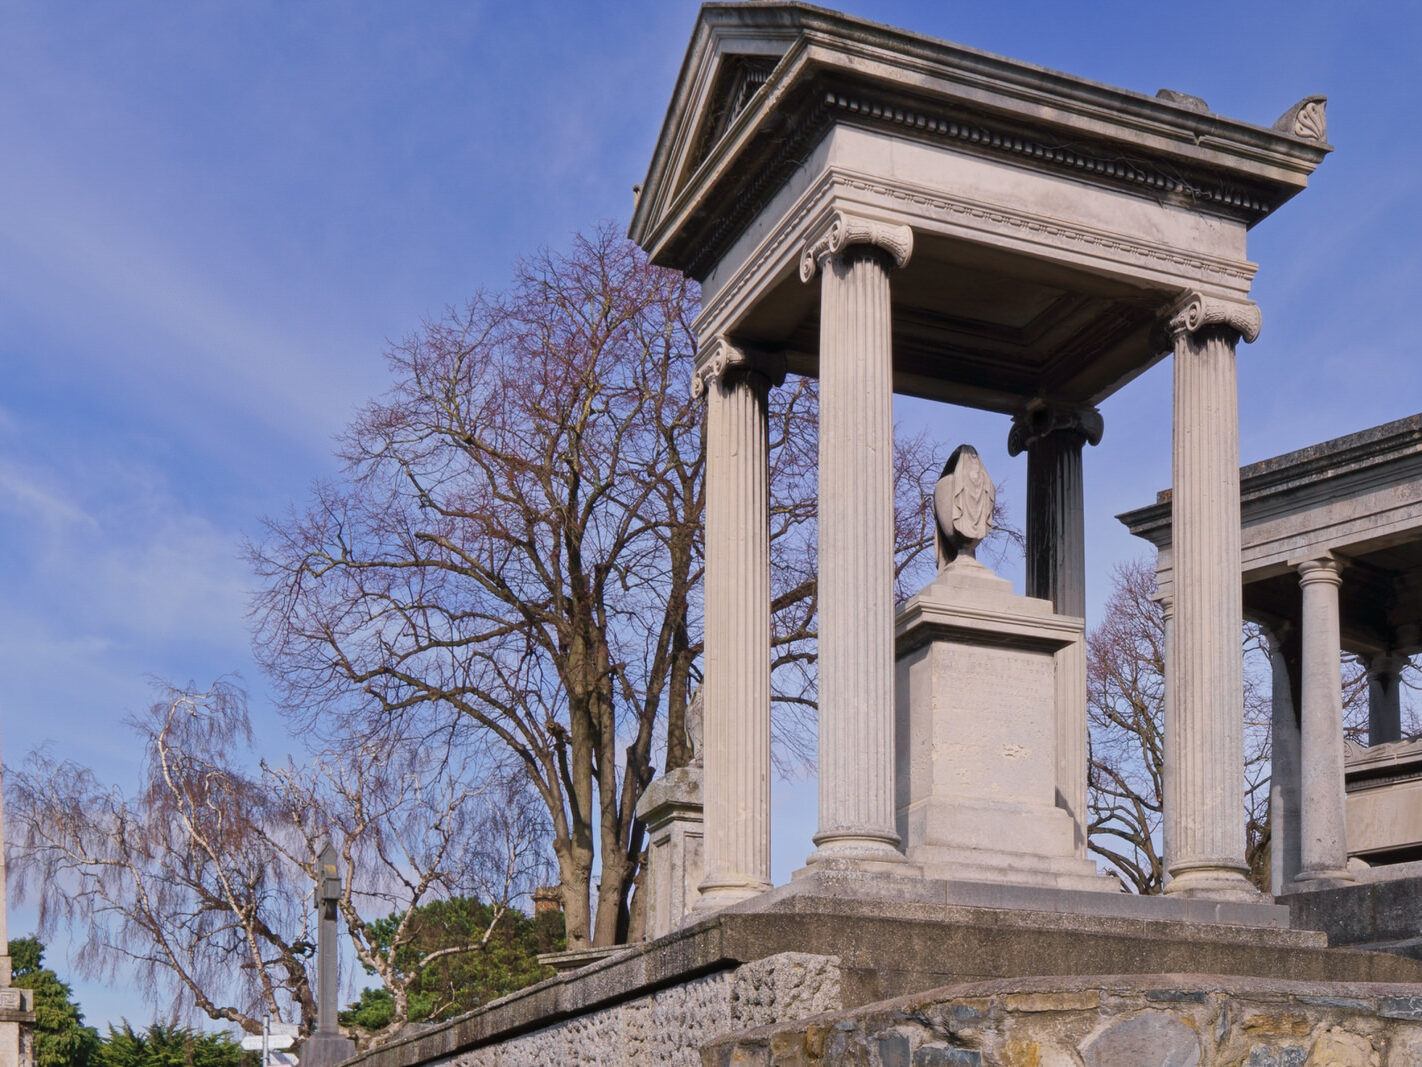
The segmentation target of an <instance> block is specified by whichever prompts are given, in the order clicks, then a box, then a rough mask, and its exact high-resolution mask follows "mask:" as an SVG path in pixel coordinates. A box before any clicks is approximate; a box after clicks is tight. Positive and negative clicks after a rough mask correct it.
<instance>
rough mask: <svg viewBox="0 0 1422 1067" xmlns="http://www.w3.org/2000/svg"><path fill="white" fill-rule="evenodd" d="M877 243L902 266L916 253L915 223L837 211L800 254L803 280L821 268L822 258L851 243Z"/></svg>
mask: <svg viewBox="0 0 1422 1067" xmlns="http://www.w3.org/2000/svg"><path fill="white" fill-rule="evenodd" d="M866 244H867V245H873V246H874V247H876V248H882V249H883V250H884V251H885V252H887V253H889V255H890V256H891V257H892V258H893V260H894V266H896V267H902V266H904V265H906V264H907V263H908V261H909V257H910V256H912V255H913V227H911V226H904V225H898V224H895V223H892V222H879V221H876V220H874V219H865V218H860V217H859V216H858V215H848V214H845V213H844V212H843V211H836V212H835V213H834V216H833V217H832V218H831V219H830V222H829V225H828V226H826V227H825V229H824V231H823V232H822V233H821V234H820V235H819V236H818V237H816V238H815V239H814V240H812V241H809V242H807V243H806V245H805V250H804V252H802V253H801V254H800V280H801V281H802V282H808V281H810V280H811V279H813V278H814V276H815V275H816V274H817V273H818V272H819V269H820V260H822V259H824V257H826V256H836V255H839V253H840V252H842V251H844V250H845V249H846V248H849V247H850V246H851V245H866Z"/></svg>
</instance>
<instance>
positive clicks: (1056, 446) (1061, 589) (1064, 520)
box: [1007, 405, 1102, 858]
mask: <svg viewBox="0 0 1422 1067" xmlns="http://www.w3.org/2000/svg"><path fill="white" fill-rule="evenodd" d="M1101 429H1102V424H1101V414H1100V412H1098V411H1097V410H1096V409H1095V408H1085V409H1081V410H1060V409H1056V408H1049V407H1046V406H1043V405H1038V406H1035V407H1033V408H1031V409H1029V410H1028V411H1026V412H1024V413H1022V414H1020V415H1018V416H1017V417H1016V418H1014V419H1013V420H1012V430H1011V432H1010V433H1009V434H1008V435H1007V451H1008V454H1009V455H1013V456H1015V455H1017V454H1018V453H1019V452H1024V451H1025V452H1026V453H1027V595H1028V596H1033V597H1040V598H1041V599H1043V600H1050V601H1051V602H1052V608H1053V610H1054V611H1056V613H1057V614H1058V615H1074V616H1077V617H1078V618H1085V617H1086V519H1085V501H1084V496H1085V494H1084V489H1083V485H1082V475H1081V452H1082V448H1083V447H1084V446H1085V445H1086V444H1087V443H1090V444H1093V445H1095V444H1099V443H1100V441H1101ZM1056 660H1057V663H1056V667H1057V670H1056V755H1057V766H1056V775H1057V807H1059V808H1062V809H1063V810H1064V811H1066V813H1067V814H1068V815H1070V816H1071V818H1072V823H1073V825H1074V841H1075V848H1076V854H1077V855H1078V856H1080V857H1082V858H1085V857H1086V829H1087V826H1088V824H1089V822H1090V817H1089V816H1088V814H1087V800H1086V778H1087V761H1088V759H1089V756H1088V753H1087V743H1086V645H1085V644H1084V643H1080V642H1078V643H1076V644H1074V645H1070V646H1068V647H1067V648H1065V649H1063V650H1062V651H1061V652H1059V653H1057V657H1056Z"/></svg>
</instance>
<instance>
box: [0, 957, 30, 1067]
mask: <svg viewBox="0 0 1422 1067" xmlns="http://www.w3.org/2000/svg"><path fill="white" fill-rule="evenodd" d="M3 958H4V960H5V971H6V973H7V975H8V972H9V970H10V968H9V962H10V960H9V957H8V956H6V957H3ZM34 1027H35V994H34V991H33V990H31V989H14V988H0V1067H33V1065H34V1062H35V1044H34Z"/></svg>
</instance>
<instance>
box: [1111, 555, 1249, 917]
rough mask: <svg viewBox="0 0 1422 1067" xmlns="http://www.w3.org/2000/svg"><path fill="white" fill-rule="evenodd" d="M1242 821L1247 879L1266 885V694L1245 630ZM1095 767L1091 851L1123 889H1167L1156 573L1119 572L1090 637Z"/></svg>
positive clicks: (1161, 641)
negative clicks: (1164, 848) (1163, 853)
mask: <svg viewBox="0 0 1422 1067" xmlns="http://www.w3.org/2000/svg"><path fill="white" fill-rule="evenodd" d="M1242 641H1243V650H1244V655H1245V668H1246V669H1245V693H1244V698H1245V699H1244V707H1243V708H1242V709H1241V712H1242V714H1243V716H1244V728H1245V767H1244V772H1243V773H1244V776H1245V809H1246V810H1245V820H1246V827H1247V843H1246V859H1247V861H1248V863H1249V865H1250V870H1251V876H1252V877H1254V878H1255V879H1263V880H1264V882H1266V883H1267V870H1266V869H1265V866H1264V865H1265V863H1266V860H1267V851H1268V843H1269V832H1268V826H1269V819H1268V808H1269V753H1270V723H1271V721H1272V715H1271V699H1272V697H1271V691H1270V689H1269V677H1270V674H1269V670H1268V664H1267V658H1266V657H1267V654H1266V653H1265V652H1264V650H1263V643H1262V640H1261V638H1260V634H1259V631H1258V628H1257V627H1254V626H1251V625H1246V626H1245V628H1244V631H1243V635H1242ZM1086 662H1087V667H1086V673H1087V717H1088V722H1089V726H1090V741H1091V762H1090V777H1089V799H1090V812H1091V824H1090V827H1089V830H1088V839H1087V841H1088V846H1087V847H1088V848H1089V849H1090V851H1091V852H1093V853H1095V854H1096V855H1097V856H1100V857H1101V858H1102V859H1103V860H1105V861H1106V862H1107V863H1108V864H1109V865H1110V868H1111V869H1112V871H1113V872H1114V873H1115V874H1116V875H1117V876H1118V877H1119V878H1120V879H1121V881H1122V883H1123V884H1124V885H1125V886H1126V887H1127V888H1129V889H1133V890H1135V891H1136V892H1138V893H1158V892H1160V891H1161V889H1162V888H1163V887H1164V882H1165V870H1164V866H1163V856H1162V840H1161V817H1162V808H1163V804H1162V798H1163V796H1164V773H1165V733H1164V728H1165V724H1164V716H1165V615H1164V611H1163V610H1162V608H1161V605H1160V602H1159V601H1158V600H1157V599H1156V586H1155V571H1154V569H1153V568H1152V567H1151V566H1150V564H1148V563H1146V562H1145V561H1144V560H1136V561H1134V562H1131V563H1126V564H1122V565H1120V566H1118V567H1117V568H1116V569H1115V571H1114V572H1113V588H1112V591H1111V596H1110V597H1109V598H1108V599H1107V602H1106V610H1105V614H1104V616H1103V618H1102V621H1101V623H1100V625H1099V626H1097V627H1096V628H1095V629H1093V630H1092V631H1091V632H1090V634H1089V635H1088V638H1087V652H1086Z"/></svg>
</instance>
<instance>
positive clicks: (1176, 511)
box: [1165, 293, 1259, 900]
mask: <svg viewBox="0 0 1422 1067" xmlns="http://www.w3.org/2000/svg"><path fill="white" fill-rule="evenodd" d="M1165 325H1166V328H1167V330H1168V333H1169V336H1170V339H1171V341H1172V344H1173V347H1174V353H1175V361H1174V362H1175V401H1174V407H1175V422H1174V449H1173V451H1174V457H1173V459H1174V463H1173V466H1174V478H1173V481H1174V486H1173V493H1172V500H1173V508H1172V519H1171V529H1172V535H1171V542H1172V546H1173V549H1172V551H1173V553H1174V597H1175V623H1174V632H1173V635H1172V645H1171V653H1172V654H1171V662H1170V665H1169V672H1168V674H1169V680H1168V685H1169V686H1170V689H1171V692H1170V702H1169V703H1170V722H1169V723H1167V724H1166V728H1167V730H1168V731H1170V732H1171V733H1172V734H1173V735H1174V736H1173V738H1172V740H1171V745H1170V751H1171V756H1172V758H1173V761H1174V763H1175V765H1176V768H1177V774H1176V776H1175V785H1174V791H1175V797H1174V800H1175V803H1174V804H1172V805H1171V810H1169V811H1167V813H1166V820H1167V821H1168V823H1169V826H1170V830H1169V834H1170V840H1171V847H1172V848H1173V850H1174V855H1173V857H1172V860H1171V866H1170V873H1171V876H1172V879H1171V882H1170V884H1169V885H1168V886H1167V887H1166V892H1169V893H1177V894H1182V895H1186V896H1199V897H1207V898H1214V899H1225V900H1230V899H1233V900H1252V899H1254V898H1255V897H1257V895H1258V894H1257V892H1256V891H1255V889H1254V888H1253V886H1251V885H1250V883H1249V881H1248V878H1247V877H1246V875H1247V873H1248V867H1247V864H1246V862H1245V830H1244V818H1245V815H1244V722H1243V718H1244V716H1243V707H1244V668H1243V661H1242V659H1241V651H1240V643H1239V634H1240V627H1241V626H1242V625H1243V605H1242V596H1241V586H1240V516H1239V397H1238V387H1237V384H1236V378H1235V363H1234V359H1235V356H1234V349H1235V345H1236V344H1237V343H1238V341H1239V339H1240V338H1241V337H1243V339H1244V340H1246V341H1252V340H1254V338H1255V337H1256V336H1258V333H1259V309H1258V308H1257V307H1256V306H1255V305H1253V304H1249V303H1235V302H1232V301H1221V300H1215V299H1212V298H1209V297H1205V296H1202V295H1201V294H1199V293H1192V294H1189V295H1188V296H1187V297H1186V298H1185V299H1183V300H1181V301H1180V302H1179V303H1177V304H1176V305H1175V307H1174V308H1173V309H1172V311H1171V312H1170V314H1169V315H1168V316H1167V319H1166V323H1165Z"/></svg>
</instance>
